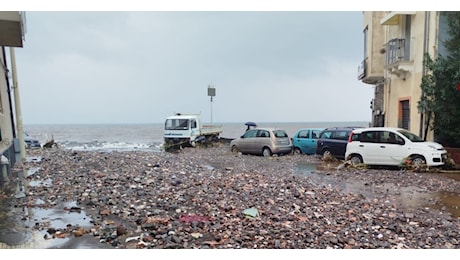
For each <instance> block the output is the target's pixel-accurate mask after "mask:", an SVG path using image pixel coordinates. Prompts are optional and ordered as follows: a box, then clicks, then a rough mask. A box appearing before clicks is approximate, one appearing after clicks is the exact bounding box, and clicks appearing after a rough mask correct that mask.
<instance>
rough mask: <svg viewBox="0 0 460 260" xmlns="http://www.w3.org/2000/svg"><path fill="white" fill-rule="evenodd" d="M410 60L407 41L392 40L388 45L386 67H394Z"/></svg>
mask: <svg viewBox="0 0 460 260" xmlns="http://www.w3.org/2000/svg"><path fill="white" fill-rule="evenodd" d="M408 60H409V49H408V48H407V46H406V40H405V39H392V40H390V41H389V42H388V43H387V44H386V61H385V65H392V64H394V63H397V62H401V61H408Z"/></svg>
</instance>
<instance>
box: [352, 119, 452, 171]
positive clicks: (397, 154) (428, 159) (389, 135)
mask: <svg viewBox="0 0 460 260" xmlns="http://www.w3.org/2000/svg"><path fill="white" fill-rule="evenodd" d="M446 158H447V151H446V150H445V149H444V147H443V146H442V145H441V144H439V143H435V142H427V141H424V140H423V139H422V138H420V137H419V136H417V135H416V134H413V133H411V132H409V131H407V130H405V129H401V128H393V127H370V128H357V129H354V130H353V131H352V133H351V134H350V137H349V140H348V144H347V148H346V152H345V159H346V160H349V161H350V162H351V164H353V165H356V164H366V165H384V166H399V165H401V164H403V163H404V161H405V160H406V159H410V161H411V164H412V165H426V166H429V167H432V166H442V165H444V164H445V159H446Z"/></svg>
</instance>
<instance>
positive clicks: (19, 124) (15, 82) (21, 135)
mask: <svg viewBox="0 0 460 260" xmlns="http://www.w3.org/2000/svg"><path fill="white" fill-rule="evenodd" d="M10 56H11V70H12V72H13V90H14V104H15V106H14V107H15V108H16V111H15V112H16V120H17V129H18V138H19V148H20V151H21V160H22V162H24V161H25V160H26V147H25V145H24V131H23V126H22V112H21V102H19V85H18V76H17V74H16V57H15V55H14V47H10Z"/></svg>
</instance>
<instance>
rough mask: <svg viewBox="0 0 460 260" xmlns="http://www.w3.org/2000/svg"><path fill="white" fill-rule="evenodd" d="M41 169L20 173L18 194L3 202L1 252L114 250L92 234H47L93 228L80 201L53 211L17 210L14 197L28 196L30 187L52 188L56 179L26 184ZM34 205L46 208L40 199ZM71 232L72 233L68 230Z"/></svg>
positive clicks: (55, 206)
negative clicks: (51, 231) (51, 230)
mask: <svg viewBox="0 0 460 260" xmlns="http://www.w3.org/2000/svg"><path fill="white" fill-rule="evenodd" d="M38 170H39V168H33V169H30V170H28V171H26V170H24V171H20V172H18V173H17V174H18V179H19V181H18V182H17V183H16V184H17V188H16V194H15V192H14V191H13V192H12V193H13V194H15V196H13V197H11V198H5V199H0V249H1V248H26V249H28V248H35V249H46V248H74V249H85V248H86V249H91V248H94V249H111V248H113V247H111V246H110V245H107V244H105V243H101V242H100V241H99V239H97V238H96V237H93V236H92V235H91V234H86V235H83V236H80V237H76V236H74V235H73V234H70V235H68V236H62V238H60V237H54V238H53V235H52V234H50V233H49V232H48V230H49V229H55V230H58V231H62V232H63V233H65V231H66V229H67V230H75V229H77V228H78V227H81V228H84V229H85V230H88V229H90V228H91V227H93V224H92V219H91V218H90V217H89V216H87V215H86V213H85V212H84V211H82V210H78V207H77V202H76V201H72V202H66V203H63V204H58V205H53V207H52V208H40V207H29V208H28V207H27V206H25V207H16V206H14V205H15V201H14V198H21V197H24V196H26V195H25V192H24V190H26V187H28V186H51V185H52V184H53V180H52V179H50V178H48V179H43V180H34V181H27V180H25V179H24V176H30V175H33V174H35V173H36V172H37V171H38ZM34 204H35V205H39V206H40V205H44V204H45V202H44V201H43V200H40V199H37V200H35V201H34ZM69 232H70V231H69Z"/></svg>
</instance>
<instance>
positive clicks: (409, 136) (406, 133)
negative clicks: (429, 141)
mask: <svg viewBox="0 0 460 260" xmlns="http://www.w3.org/2000/svg"><path fill="white" fill-rule="evenodd" d="M398 132H399V133H400V134H402V135H404V136H405V137H407V139H409V140H411V141H412V142H425V141H424V140H423V139H422V138H421V137H420V136H418V135H416V134H413V133H411V132H409V131H406V130H398Z"/></svg>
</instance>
